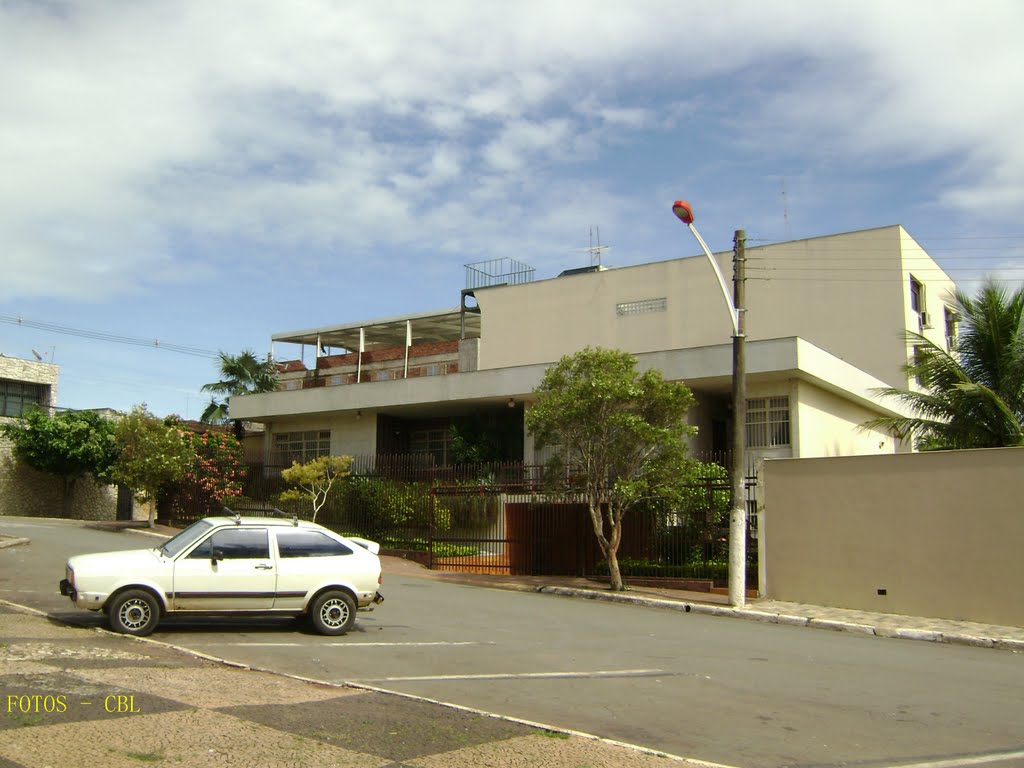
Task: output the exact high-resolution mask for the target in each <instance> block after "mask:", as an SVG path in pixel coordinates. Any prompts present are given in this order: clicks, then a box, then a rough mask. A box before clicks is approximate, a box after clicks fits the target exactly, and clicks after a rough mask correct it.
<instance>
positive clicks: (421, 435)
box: [409, 427, 452, 466]
mask: <svg viewBox="0 0 1024 768" xmlns="http://www.w3.org/2000/svg"><path fill="white" fill-rule="evenodd" d="M451 446H452V434H451V430H450V429H448V428H447V427H441V428H437V429H416V430H413V432H412V434H410V435H409V452H410V453H425V454H430V455H431V456H433V457H434V463H435V464H439V465H441V466H445V465H447V463H448V454H449V452H450V451H451Z"/></svg>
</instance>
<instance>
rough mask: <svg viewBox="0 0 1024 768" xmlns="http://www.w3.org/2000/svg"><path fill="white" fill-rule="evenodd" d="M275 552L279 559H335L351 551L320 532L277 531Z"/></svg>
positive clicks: (349, 553)
mask: <svg viewBox="0 0 1024 768" xmlns="http://www.w3.org/2000/svg"><path fill="white" fill-rule="evenodd" d="M277 551H278V552H279V553H280V554H281V557H337V556H338V555H351V554H352V550H351V549H349V548H348V547H346V546H345V545H344V544H342V543H341V542H340V541H338V540H337V539H333V538H331V537H330V536H328V535H327V534H325V533H321V532H320V531H299V530H289V529H286V530H279V531H278V532H277Z"/></svg>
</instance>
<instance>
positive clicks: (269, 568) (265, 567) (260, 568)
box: [256, 563, 274, 571]
mask: <svg viewBox="0 0 1024 768" xmlns="http://www.w3.org/2000/svg"><path fill="white" fill-rule="evenodd" d="M256 570H257V571H272V570H274V566H272V565H266V564H263V563H261V564H260V565H257V566H256Z"/></svg>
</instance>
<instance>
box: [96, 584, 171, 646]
mask: <svg viewBox="0 0 1024 768" xmlns="http://www.w3.org/2000/svg"><path fill="white" fill-rule="evenodd" d="M107 617H108V618H109V619H110V628H111V629H113V630H114V631H115V632H120V633H121V634H124V635H135V636H136V637H145V636H146V635H148V634H150V633H152V631H153V630H154V629H156V625H157V622H158V621H160V606H159V605H158V604H157V602H156V598H155V597H153V596H152V595H151V594H150V593H149V592H147V591H146V590H144V589H129V590H128V591H126V592H122V593H121V594H119V595H118V596H117V597H115V598H114V600H113V601H112V602H111V603H110V607H109V608H108V609H107Z"/></svg>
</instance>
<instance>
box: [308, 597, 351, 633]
mask: <svg viewBox="0 0 1024 768" xmlns="http://www.w3.org/2000/svg"><path fill="white" fill-rule="evenodd" d="M310 618H311V619H312V620H313V628H314V629H316V631H317V632H319V633H320V634H321V635H344V634H345V633H346V632H348V631H349V630H350V629H352V626H353V625H354V624H355V623H356V601H355V600H353V599H352V595H350V594H349V593H348V592H341V591H331V592H324V593H323V594H322V595H320V596H318V597H317V598H316V600H314V601H313V608H312V610H311V611H310Z"/></svg>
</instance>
